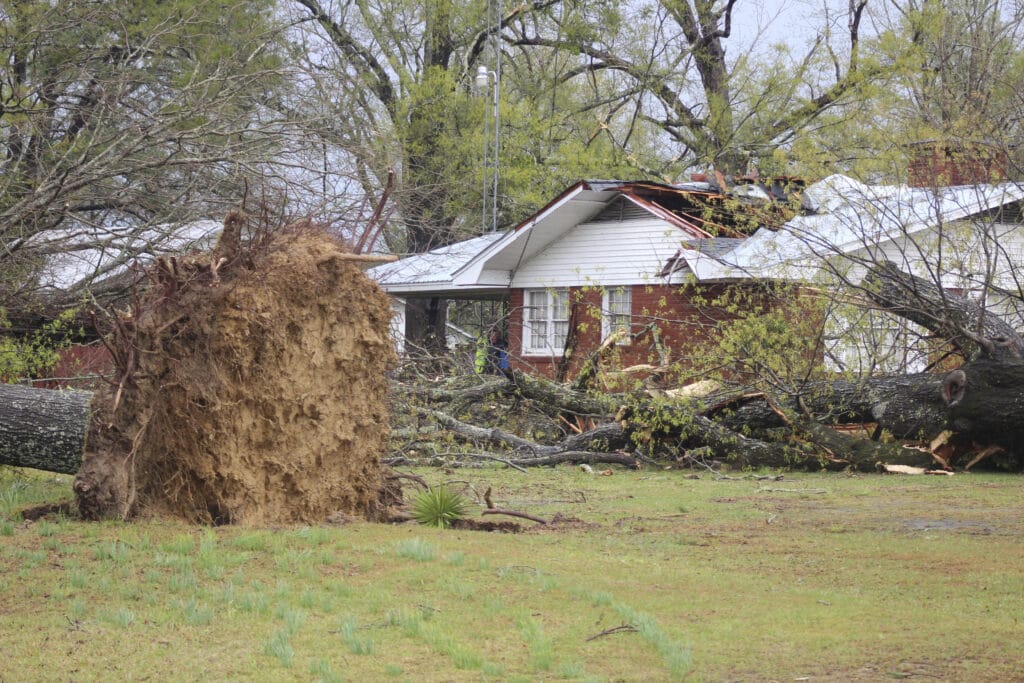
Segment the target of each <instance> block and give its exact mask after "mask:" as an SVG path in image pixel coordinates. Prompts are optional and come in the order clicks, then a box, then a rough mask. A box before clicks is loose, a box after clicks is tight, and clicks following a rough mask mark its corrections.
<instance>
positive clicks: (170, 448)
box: [74, 213, 400, 525]
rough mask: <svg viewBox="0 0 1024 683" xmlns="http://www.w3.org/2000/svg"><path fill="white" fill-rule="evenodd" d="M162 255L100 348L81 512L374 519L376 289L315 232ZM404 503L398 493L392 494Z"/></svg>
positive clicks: (379, 371) (225, 239) (384, 330)
mask: <svg viewBox="0 0 1024 683" xmlns="http://www.w3.org/2000/svg"><path fill="white" fill-rule="evenodd" d="M244 223H245V218H244V216H243V215H242V214H240V213H232V214H231V215H229V216H228V218H227V219H226V220H225V229H224V233H223V235H222V237H221V240H220V243H219V244H218V245H217V247H216V248H215V249H214V251H213V253H212V254H203V255H193V256H188V257H184V258H181V259H171V258H162V259H160V260H159V261H158V262H157V263H156V264H154V266H153V267H152V268H150V269H149V271H148V273H147V278H146V283H145V287H144V289H143V292H142V294H141V295H140V296H139V297H138V298H137V301H136V304H135V305H134V307H133V310H132V311H131V312H130V313H122V314H120V315H118V316H117V318H116V322H115V328H114V331H113V333H112V334H111V335H110V336H109V338H108V340H107V343H108V345H109V346H110V349H111V352H112V354H113V356H114V360H115V364H116V366H117V373H118V376H116V377H114V378H113V381H112V382H111V384H110V386H108V387H105V388H104V389H102V390H100V391H98V392H97V393H96V395H95V397H94V399H93V402H92V419H91V422H90V427H89V431H88V434H87V436H86V446H85V454H84V458H83V463H82V467H81V470H80V471H79V473H78V476H77V477H76V479H75V485H74V488H75V494H76V497H77V501H78V506H79V510H80V512H81V514H82V516H83V517H85V518H102V517H119V518H130V517H134V516H137V515H141V514H169V515H174V516H179V517H183V518H185V519H187V520H190V521H194V522H199V523H205V524H223V523H239V524H249V525H258V524H274V523H293V522H314V521H322V520H323V519H324V518H326V517H327V516H328V515H329V514H331V513H334V512H339V511H340V512H344V513H348V514H353V515H358V516H362V517H367V518H371V519H372V518H375V517H377V516H378V515H380V514H381V513H382V510H383V508H384V506H385V505H386V504H387V503H388V502H389V501H388V500H387V498H388V496H393V495H394V491H393V490H392V488H391V487H390V486H389V485H388V481H387V476H386V471H385V469H384V468H383V467H382V466H381V465H380V464H379V456H380V453H381V451H382V449H383V448H384V445H385V443H386V440H387V438H388V415H387V408H386V393H387V374H386V373H387V370H388V368H389V367H390V366H391V365H392V363H393V361H394V351H393V348H392V343H391V339H390V335H389V319H390V309H389V306H388V300H387V297H386V295H385V294H384V293H383V292H381V291H380V289H379V288H378V287H377V286H376V284H375V283H373V282H372V281H371V280H370V279H369V278H367V277H366V276H365V275H364V274H363V272H362V270H361V269H360V267H359V265H358V264H357V263H356V262H355V261H356V260H357V259H358V257H353V255H352V254H349V253H347V251H346V250H345V249H344V248H343V247H342V246H341V245H340V244H339V243H338V242H337V241H336V240H335V239H334V238H332V237H330V236H328V235H326V234H323V233H322V232H319V231H317V230H316V229H314V228H313V227H312V226H310V225H309V224H300V225H296V226H291V227H289V228H285V229H282V230H278V231H276V232H269V231H264V232H261V233H260V234H259V235H257V236H256V237H253V238H251V239H249V240H243V239H241V234H242V229H243V225H244ZM399 495H400V494H399Z"/></svg>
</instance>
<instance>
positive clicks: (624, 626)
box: [583, 624, 637, 643]
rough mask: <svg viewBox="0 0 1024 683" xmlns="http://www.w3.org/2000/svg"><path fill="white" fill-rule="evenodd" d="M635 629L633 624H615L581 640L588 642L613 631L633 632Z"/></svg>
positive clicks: (608, 634)
mask: <svg viewBox="0 0 1024 683" xmlns="http://www.w3.org/2000/svg"><path fill="white" fill-rule="evenodd" d="M636 630H637V628H636V626H633V624H622V625H621V626H615V627H613V628H606V629H605V630H603V631H601V632H600V633H595V634H594V635H592V636H590V637H589V638H587V639H586V640H584V641H583V642H585V643H589V642H590V641H592V640H597V639H598V638H602V637H604V636H610V635H612V634H613V633H635V632H636Z"/></svg>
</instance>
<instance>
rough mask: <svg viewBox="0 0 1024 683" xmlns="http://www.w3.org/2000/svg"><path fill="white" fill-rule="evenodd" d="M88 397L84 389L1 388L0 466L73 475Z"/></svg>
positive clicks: (79, 457)
mask: <svg viewBox="0 0 1024 683" xmlns="http://www.w3.org/2000/svg"><path fill="white" fill-rule="evenodd" d="M91 399H92V394H91V393H89V392H85V391H55V390H52V389H33V388H30V387H23V386H18V385H14V384H0V465H13V466H14V467H33V468H35V469H40V470H47V471H49V472H60V473H62V474H75V473H76V472H78V468H79V466H80V465H81V464H82V447H83V445H84V442H85V429H86V426H87V425H88V423H89V401H90V400H91Z"/></svg>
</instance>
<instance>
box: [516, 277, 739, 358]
mask: <svg viewBox="0 0 1024 683" xmlns="http://www.w3.org/2000/svg"><path fill="white" fill-rule="evenodd" d="M726 287H727V286H726V285H711V286H703V287H679V286H665V285H634V286H633V287H632V317H633V331H634V332H640V331H641V330H646V331H644V332H642V333H641V334H640V335H639V336H637V337H636V338H634V339H633V340H632V341H631V343H630V344H628V345H625V344H621V345H617V346H616V347H615V348H614V349H613V350H612V352H611V353H610V354H609V355H610V361H611V364H612V365H614V366H618V367H629V366H632V365H639V364H644V363H647V364H651V365H655V366H657V365H660V363H661V359H660V357H659V355H658V352H657V348H656V346H657V345H656V343H655V335H654V334H653V333H652V332H651V331H650V330H649V329H648V328H650V327H651V326H656V327H657V328H658V330H659V331H660V337H659V340H660V343H661V346H662V347H663V348H666V349H670V352H671V356H670V360H671V361H673V362H674V361H683V365H686V364H687V363H686V361H687V358H688V357H690V356H691V355H692V352H693V350H694V349H700V350H704V349H706V348H707V345H708V344H713V343H714V336H715V326H716V325H717V324H718V322H719V321H721V320H725V319H728V318H729V317H731V316H729V314H728V313H726V312H725V311H724V310H722V309H719V308H715V307H713V306H711V305H710V302H711V301H712V300H714V299H715V298H717V297H719V296H720V295H722V294H723V293H724V292H725V291H726ZM569 294H570V301H571V302H573V305H574V306H575V307H576V309H577V310H576V322H577V327H576V329H577V342H576V349H575V352H574V354H573V356H572V358H571V360H570V362H569V371H568V376H569V377H572V376H573V375H574V374H575V373H576V372H577V371H578V369H579V367H580V366H581V365H582V363H583V362H584V361H585V360H586V359H587V357H588V356H589V355H590V354H591V353H593V351H594V350H596V349H597V347H598V346H599V345H600V343H601V318H600V311H601V291H600V290H599V289H596V288H593V287H587V288H577V287H573V288H570V290H569ZM522 332H523V290H522V289H513V290H511V291H510V293H509V335H508V337H509V352H510V355H511V359H512V360H511V365H512V367H513V368H515V369H517V370H522V371H524V372H530V373H534V374H539V375H543V376H547V377H554V376H555V375H556V373H557V371H558V367H559V364H560V363H561V362H562V360H561V359H559V358H552V357H550V356H525V355H523V352H522V349H523V343H522Z"/></svg>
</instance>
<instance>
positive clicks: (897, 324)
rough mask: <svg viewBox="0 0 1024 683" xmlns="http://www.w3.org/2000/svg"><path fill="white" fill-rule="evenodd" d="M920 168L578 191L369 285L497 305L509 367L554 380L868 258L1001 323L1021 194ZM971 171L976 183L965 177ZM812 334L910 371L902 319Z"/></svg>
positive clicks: (909, 343) (670, 347)
mask: <svg viewBox="0 0 1024 683" xmlns="http://www.w3.org/2000/svg"><path fill="white" fill-rule="evenodd" d="M927 171H928V169H925V172H920V171H919V172H918V174H917V177H916V182H914V183H913V184H912V185H867V184H864V183H860V182H858V181H856V180H853V179H851V178H847V177H845V176H841V175H833V176H830V177H828V178H825V179H824V180H822V181H820V182H818V183H814V184H812V185H809V186H804V185H803V184H801V183H797V182H794V181H792V180H778V181H774V182H767V183H765V182H758V181H756V180H745V181H739V182H737V183H735V184H732V185H730V186H728V187H726V184H725V183H724V182H722V180H721V179H720V178H719V179H716V180H712V181H711V182H709V181H708V180H706V179H703V178H696V179H695V180H694V181H692V182H688V183H683V184H678V185H668V184H660V183H654V182H623V181H593V180H591V181H581V182H578V183H576V184H575V185H573V186H572V187H570V188H568V189H567V190H566V191H564V192H563V193H562V194H561V195H559V196H558V197H556V198H555V199H554V200H552V201H551V202H550V203H548V204H547V205H546V206H545V207H543V208H542V209H541V210H540V211H538V212H537V213H536V214H534V215H533V216H532V217H531V218H529V219H528V220H526V221H524V222H523V223H522V224H520V225H519V226H517V227H516V228H515V229H514V230H510V231H508V232H506V233H496V234H488V235H483V236H482V237H477V238H474V239H472V240H468V241H466V242H462V243H459V244H456V245H452V246H450V247H445V248H443V249H439V250H435V251H434V252H431V253H429V254H423V255H417V256H412V257H409V258H406V259H401V260H399V261H398V262H396V263H393V264H387V265H383V266H379V267H377V268H375V269H372V270H371V271H370V274H371V276H373V277H375V278H376V279H377V280H378V282H380V284H381V285H382V287H383V288H384V289H385V290H386V291H388V292H389V293H391V294H392V295H394V296H397V297H412V296H432V297H439V298H446V299H459V298H489V299H499V300H503V301H505V302H507V305H508V317H507V321H506V324H507V334H508V341H509V351H510V355H511V357H512V366H513V367H514V368H516V369H519V370H523V371H527V372H531V373H537V374H541V375H545V376H549V377H556V378H562V379H564V378H567V377H571V376H573V375H574V374H575V373H576V372H578V370H579V368H580V367H581V364H582V363H583V362H584V361H585V360H586V358H587V357H588V356H590V355H591V354H592V353H593V352H594V351H595V350H597V349H598V348H599V347H601V346H602V345H604V347H605V355H607V356H608V357H610V358H611V359H613V363H614V365H615V366H617V367H619V368H626V367H630V366H647V367H652V366H658V365H664V364H666V363H667V362H676V361H681V362H682V364H683V365H685V364H686V360H687V354H688V352H689V351H690V350H693V349H696V348H700V347H707V345H708V344H709V343H712V342H713V339H714V335H715V331H716V328H717V327H718V326H719V325H720V324H721V322H722V321H723V320H727V319H729V318H730V317H733V315H734V313H731V312H730V309H729V308H728V307H725V306H722V305H720V302H721V300H722V297H723V295H725V294H727V293H730V292H731V293H734V294H735V293H743V296H742V297H734V298H733V300H734V301H735V300H740V299H742V300H745V301H748V302H749V301H753V302H760V304H759V305H765V306H771V305H774V304H773V303H772V302H771V301H767V300H764V299H758V297H759V296H760V291H761V290H762V289H763V285H764V283H766V282H774V283H789V284H792V285H799V286H801V287H806V288H807V289H816V290H817V291H818V292H821V291H823V290H825V291H829V290H830V289H834V288H835V287H837V286H839V285H842V284H853V285H857V284H859V283H860V282H861V280H862V279H863V275H864V273H865V272H866V270H867V269H868V268H869V267H870V265H871V264H872V263H877V262H880V261H883V260H888V261H892V262H894V263H895V264H896V265H897V266H898V267H899V268H901V269H903V270H905V271H907V272H912V273H916V274H919V275H922V276H925V277H928V278H931V279H934V280H937V281H941V282H942V284H943V286H944V287H947V288H949V289H950V290H952V291H956V292H958V293H967V294H969V295H971V296H973V297H974V298H976V299H979V298H983V299H985V301H984V302H983V304H984V305H985V306H986V307H988V308H990V309H992V310H996V311H998V312H999V313H1000V314H1003V315H1016V314H1017V312H1016V309H1015V306H1014V305H1013V304H1014V302H1015V301H1016V300H1018V299H1019V296H1018V295H1019V292H1020V287H1019V284H1018V283H1017V282H1016V280H1015V279H1014V278H1015V273H1016V266H1017V265H1018V264H1021V263H1024V228H1022V220H1021V208H1020V207H1021V202H1022V200H1024V188H1022V187H1021V186H1020V185H1018V184H1016V183H1009V182H988V181H987V180H988V178H989V177H991V173H990V169H989V168H982V169H980V170H979V169H975V171H976V172H975V174H974V176H972V178H963V177H957V178H956V180H957V181H958V182H960V183H961V184H958V185H943V186H938V187H936V186H935V185H936V183H935V182H931V183H930V184H929V182H928V181H929V180H932V181H934V179H935V178H936V177H937V176H936V175H935V174H934V173H928V172H927ZM981 171H983V172H984V175H985V178H984V180H985V182H973V180H974V179H976V178H977V176H978V173H980V172H981ZM912 180H915V179H914V178H912ZM969 181H970V182H969ZM864 316H867V318H865V317H864ZM1018 322H1019V321H1016V320H1014V321H1012V322H1011V324H1014V325H1015V326H1018V325H1017V323H1018ZM822 324H823V326H824V333H825V345H824V348H823V349H822V350H820V351H819V353H821V354H822V355H824V360H825V362H826V363H828V364H830V365H831V366H832V367H834V368H835V369H842V370H854V371H862V372H873V371H881V370H884V371H894V370H921V369H924V367H926V366H927V364H928V353H929V350H928V349H917V350H915V349H914V348H913V347H914V340H913V334H912V332H913V330H908V329H907V327H906V323H905V322H904V321H896V320H895V319H889V318H888V317H887V316H885V315H884V314H880V313H879V312H877V311H868V310H866V309H865V307H864V306H863V305H860V306H854V307H848V308H845V309H844V308H842V307H836V308H835V309H834V310H831V311H830V314H829V317H828V318H827V319H825V320H823V321H822ZM879 349H882V350H881V351H880V350H879ZM879 358H882V359H883V360H882V362H881V364H880V363H879V360H878V359H879Z"/></svg>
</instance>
